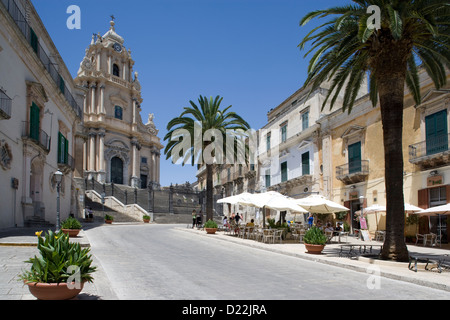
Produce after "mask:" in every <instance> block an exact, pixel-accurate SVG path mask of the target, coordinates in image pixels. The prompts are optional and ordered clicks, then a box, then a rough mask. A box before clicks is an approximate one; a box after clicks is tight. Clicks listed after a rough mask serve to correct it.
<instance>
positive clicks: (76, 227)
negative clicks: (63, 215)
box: [61, 217, 83, 238]
mask: <svg viewBox="0 0 450 320" xmlns="http://www.w3.org/2000/svg"><path fill="white" fill-rule="evenodd" d="M82 227H83V226H82V225H81V223H80V221H78V220H77V219H75V218H72V217H69V218H67V219H66V220H64V221H63V222H62V223H61V230H62V232H64V233H65V234H68V235H69V237H71V238H72V237H76V236H78V233H80V231H81V228H82Z"/></svg>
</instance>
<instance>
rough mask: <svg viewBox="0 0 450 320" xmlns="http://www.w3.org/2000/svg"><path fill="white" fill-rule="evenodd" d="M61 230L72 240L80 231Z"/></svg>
mask: <svg viewBox="0 0 450 320" xmlns="http://www.w3.org/2000/svg"><path fill="white" fill-rule="evenodd" d="M61 230H62V232H64V233H65V234H68V235H69V237H70V238H74V237H76V236H78V233H80V229H61Z"/></svg>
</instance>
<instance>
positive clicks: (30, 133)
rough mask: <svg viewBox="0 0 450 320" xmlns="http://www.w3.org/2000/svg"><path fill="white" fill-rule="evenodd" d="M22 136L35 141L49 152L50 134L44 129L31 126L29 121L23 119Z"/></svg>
mask: <svg viewBox="0 0 450 320" xmlns="http://www.w3.org/2000/svg"><path fill="white" fill-rule="evenodd" d="M22 137H24V138H28V139H30V140H32V141H34V142H35V143H37V144H38V145H39V146H41V147H42V148H43V149H44V150H46V151H47V152H49V151H50V142H51V138H50V136H49V135H48V134H47V133H46V132H45V131H44V130H41V129H34V128H31V124H30V122H28V121H22Z"/></svg>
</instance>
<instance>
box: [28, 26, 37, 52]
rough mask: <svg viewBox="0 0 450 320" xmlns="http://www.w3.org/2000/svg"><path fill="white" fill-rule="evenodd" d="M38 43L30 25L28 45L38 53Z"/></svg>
mask: <svg viewBox="0 0 450 320" xmlns="http://www.w3.org/2000/svg"><path fill="white" fill-rule="evenodd" d="M38 44H39V39H38V37H37V35H36V33H35V32H34V30H33V29H32V28H31V27H30V45H31V48H33V50H34V52H36V53H38Z"/></svg>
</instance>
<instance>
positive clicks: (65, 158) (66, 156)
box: [64, 138, 69, 164]
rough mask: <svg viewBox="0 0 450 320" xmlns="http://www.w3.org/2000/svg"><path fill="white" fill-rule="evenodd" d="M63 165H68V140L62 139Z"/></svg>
mask: <svg viewBox="0 0 450 320" xmlns="http://www.w3.org/2000/svg"><path fill="white" fill-rule="evenodd" d="M64 163H65V164H69V140H67V139H66V138H64Z"/></svg>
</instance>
